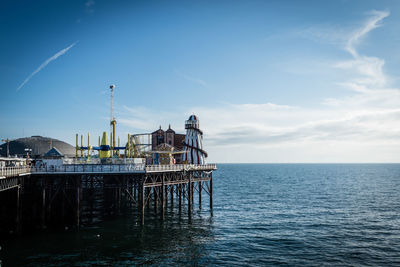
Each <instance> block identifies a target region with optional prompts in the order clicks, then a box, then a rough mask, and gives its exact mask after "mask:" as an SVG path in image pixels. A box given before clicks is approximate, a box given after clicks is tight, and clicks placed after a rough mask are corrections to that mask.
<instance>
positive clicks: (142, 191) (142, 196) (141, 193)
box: [140, 182, 146, 225]
mask: <svg viewBox="0 0 400 267" xmlns="http://www.w3.org/2000/svg"><path fill="white" fill-rule="evenodd" d="M144 190H145V188H144V183H143V182H142V184H141V186H140V202H141V209H140V211H141V213H140V217H141V223H142V225H144V206H145V199H146V198H145V197H146V196H145V194H144Z"/></svg>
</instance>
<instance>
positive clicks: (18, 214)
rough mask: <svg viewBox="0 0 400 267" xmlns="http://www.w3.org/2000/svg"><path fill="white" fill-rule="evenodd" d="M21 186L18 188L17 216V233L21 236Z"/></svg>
mask: <svg viewBox="0 0 400 267" xmlns="http://www.w3.org/2000/svg"><path fill="white" fill-rule="evenodd" d="M21 209H22V207H21V185H18V187H17V216H16V233H17V234H18V235H19V234H21V214H22V212H21Z"/></svg>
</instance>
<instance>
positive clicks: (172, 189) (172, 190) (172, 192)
mask: <svg viewBox="0 0 400 267" xmlns="http://www.w3.org/2000/svg"><path fill="white" fill-rule="evenodd" d="M174 187H175V186H174V185H171V186H170V190H171V192H170V195H171V207H173V206H174Z"/></svg>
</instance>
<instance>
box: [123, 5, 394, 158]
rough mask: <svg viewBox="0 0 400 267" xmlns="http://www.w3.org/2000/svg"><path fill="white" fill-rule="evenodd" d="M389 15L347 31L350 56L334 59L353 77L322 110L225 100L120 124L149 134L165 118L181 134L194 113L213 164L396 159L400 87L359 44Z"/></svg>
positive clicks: (139, 113)
mask: <svg viewBox="0 0 400 267" xmlns="http://www.w3.org/2000/svg"><path fill="white" fill-rule="evenodd" d="M388 15H389V13H388V12H380V11H374V12H373V13H372V16H371V18H370V19H369V20H367V21H366V22H365V24H364V25H363V26H362V27H361V28H360V29H358V30H356V31H353V32H352V33H351V34H346V36H347V38H348V39H347V40H348V41H347V42H346V43H347V45H346V47H345V49H346V51H348V52H349V54H350V55H351V57H352V58H351V59H350V60H347V61H342V62H336V63H335V64H333V67H334V68H337V69H339V70H343V72H344V73H346V74H347V75H346V76H349V75H350V76H351V78H350V79H349V80H343V81H340V83H338V84H337V85H338V86H341V87H346V88H348V89H349V92H350V95H348V96H346V97H341V98H329V99H324V100H323V101H322V103H321V104H322V106H321V105H320V106H319V107H318V106H317V107H301V106H288V105H278V104H274V103H261V104H254V103H245V104H222V105H220V106H218V107H214V108H210V107H202V106H199V107H191V108H190V110H189V109H184V108H182V109H178V108H177V109H176V110H173V111H170V112H168V113H161V114H159V113H156V112H153V111H151V110H148V109H146V108H137V109H135V110H130V112H129V113H126V114H124V116H123V117H124V119H123V120H122V121H121V120H120V121H121V123H123V124H129V122H133V124H132V126H134V127H136V128H135V129H137V128H140V127H141V128H142V129H147V130H148V131H152V130H155V128H156V127H155V126H156V125H154V122H157V123H160V124H161V123H164V125H165V124H167V123H169V122H170V123H171V124H173V125H182V128H180V129H178V131H180V130H182V131H183V123H184V120H185V119H187V117H188V116H189V115H190V114H191V113H192V112H194V113H195V114H196V115H198V117H199V118H200V126H201V128H202V130H203V131H204V133H205V136H204V137H205V139H204V144H205V149H206V150H208V151H209V152H210V153H209V155H210V160H211V161H219V162H221V161H224V162H229V161H231V162H390V161H391V162H395V161H398V153H399V151H400V90H399V89H397V88H391V87H390V86H389V85H388V84H389V80H390V79H389V78H388V77H387V75H386V74H385V73H384V71H383V66H384V60H383V59H380V58H377V57H370V56H365V55H361V54H360V52H359V51H358V49H357V45H358V44H359V43H360V42H361V40H362V39H363V37H364V36H365V35H366V34H368V33H369V32H370V31H371V30H373V29H375V28H377V27H378V26H379V25H381V22H382V20H383V19H384V18H385V17H387V16H388ZM127 110H128V108H127ZM149 122H151V123H149ZM139 126H140V127H139Z"/></svg>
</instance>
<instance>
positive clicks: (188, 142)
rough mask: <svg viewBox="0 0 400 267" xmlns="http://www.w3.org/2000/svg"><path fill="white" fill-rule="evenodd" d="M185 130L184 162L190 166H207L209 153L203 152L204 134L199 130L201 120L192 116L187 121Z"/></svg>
mask: <svg viewBox="0 0 400 267" xmlns="http://www.w3.org/2000/svg"><path fill="white" fill-rule="evenodd" d="M185 129H186V136H185V141H184V143H183V146H184V153H183V156H182V161H183V162H185V163H188V164H205V158H206V157H207V152H205V151H204V150H203V132H202V131H201V130H200V128H199V120H198V118H197V117H196V115H191V116H190V117H189V119H188V120H187V121H185Z"/></svg>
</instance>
